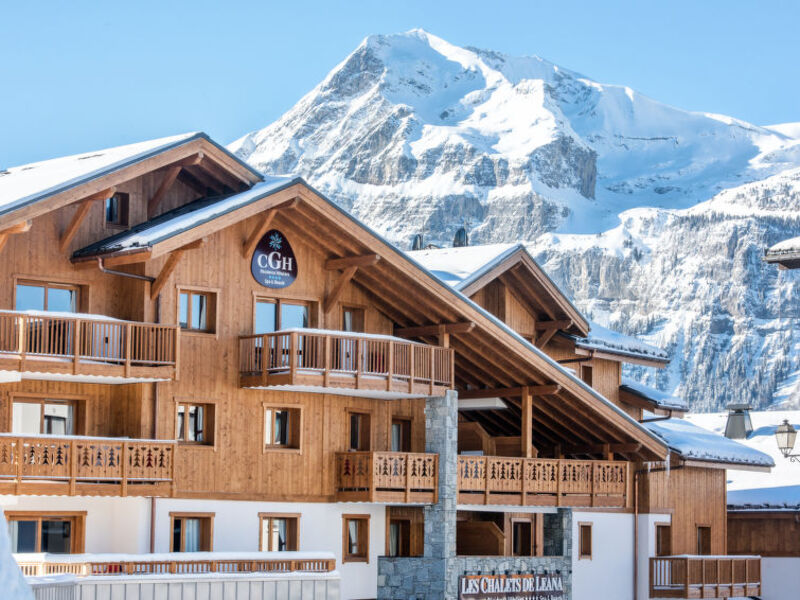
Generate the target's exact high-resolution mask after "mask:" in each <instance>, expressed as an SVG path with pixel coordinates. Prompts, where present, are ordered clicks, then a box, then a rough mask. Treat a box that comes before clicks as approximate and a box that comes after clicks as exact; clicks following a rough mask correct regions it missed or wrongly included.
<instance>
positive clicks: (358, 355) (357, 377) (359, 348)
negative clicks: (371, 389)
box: [356, 338, 364, 389]
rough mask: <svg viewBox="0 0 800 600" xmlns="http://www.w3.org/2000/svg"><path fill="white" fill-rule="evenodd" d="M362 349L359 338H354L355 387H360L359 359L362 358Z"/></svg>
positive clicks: (360, 364) (360, 365)
mask: <svg viewBox="0 0 800 600" xmlns="http://www.w3.org/2000/svg"><path fill="white" fill-rule="evenodd" d="M363 350H364V347H363V346H362V344H361V338H356V389H360V388H361V367H362V363H361V361H362V360H363V357H362V356H361V352H362V351H363Z"/></svg>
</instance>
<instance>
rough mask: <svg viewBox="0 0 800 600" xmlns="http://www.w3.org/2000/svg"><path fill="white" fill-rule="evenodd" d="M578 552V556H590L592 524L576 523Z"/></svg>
mask: <svg viewBox="0 0 800 600" xmlns="http://www.w3.org/2000/svg"><path fill="white" fill-rule="evenodd" d="M578 529H579V534H580V540H579V542H580V552H579V554H578V558H589V559H591V558H592V524H591V523H578Z"/></svg>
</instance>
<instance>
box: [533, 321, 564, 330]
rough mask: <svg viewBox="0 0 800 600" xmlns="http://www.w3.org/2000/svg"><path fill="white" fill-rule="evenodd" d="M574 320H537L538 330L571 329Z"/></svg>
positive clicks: (536, 326)
mask: <svg viewBox="0 0 800 600" xmlns="http://www.w3.org/2000/svg"><path fill="white" fill-rule="evenodd" d="M570 327H572V321H571V320H569V319H566V320H562V321H536V325H535V328H536V331H547V330H549V329H569V328H570Z"/></svg>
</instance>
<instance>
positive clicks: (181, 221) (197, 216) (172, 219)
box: [75, 177, 302, 256]
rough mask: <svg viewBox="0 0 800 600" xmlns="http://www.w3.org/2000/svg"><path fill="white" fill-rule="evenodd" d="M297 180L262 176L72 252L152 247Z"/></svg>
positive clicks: (103, 251)
mask: <svg viewBox="0 0 800 600" xmlns="http://www.w3.org/2000/svg"><path fill="white" fill-rule="evenodd" d="M299 181H302V180H300V179H298V178H295V179H292V178H289V177H264V181H263V182H260V183H257V184H256V185H254V186H253V187H252V188H250V189H249V190H246V191H244V192H240V193H238V194H232V195H230V196H227V197H222V198H220V197H214V198H204V199H202V200H196V201H194V202H190V203H189V204H185V205H183V206H181V207H179V208H176V209H175V210H171V211H169V212H166V213H164V214H163V215H159V216H158V217H156V218H155V219H151V220H150V221H146V222H144V223H141V224H140V225H137V226H135V227H132V228H131V229H129V230H127V231H123V232H121V233H118V234H117V235H113V236H111V237H109V238H106V239H104V240H101V241H99V242H96V243H94V244H91V245H89V246H87V247H86V248H83V249H81V250H78V251H77V252H75V256H92V255H96V254H105V253H107V252H117V251H120V250H131V249H133V248H145V247H149V246H152V245H153V244H157V243H158V242H161V241H163V240H165V239H168V238H171V237H173V236H175V235H178V234H179V233H182V232H184V231H187V230H189V229H192V228H194V227H197V226H198V225H202V224H203V223H206V222H208V221H211V220H213V219H215V218H217V217H220V216H222V215H224V214H227V213H229V212H231V211H233V210H236V209H238V208H241V207H243V206H246V205H248V204H251V203H253V202H255V201H257V200H260V199H261V198H264V197H265V196H268V195H270V194H274V193H275V192H277V191H279V190H282V189H284V188H286V187H288V186H290V185H292V184H294V183H297V182H299Z"/></svg>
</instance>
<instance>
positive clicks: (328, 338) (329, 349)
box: [239, 329, 453, 396]
mask: <svg viewBox="0 0 800 600" xmlns="http://www.w3.org/2000/svg"><path fill="white" fill-rule="evenodd" d="M239 340H240V341H239V350H240V371H241V383H242V387H272V386H285V385H296V386H313V387H320V388H328V389H331V388H345V389H353V390H371V391H375V392H384V393H389V394H394V395H398V394H400V395H417V396H419V395H426V396H433V395H439V394H443V393H444V392H445V390H448V389H452V388H453V351H452V350H451V349H450V348H441V347H438V346H428V345H426V344H418V343H415V342H409V341H406V340H401V339H399V338H393V337H390V336H381V335H369V334H352V333H343V332H335V331H319V330H302V329H301V330H289V331H278V332H275V333H265V334H260V335H247V336H242V337H241V338H240V339H239Z"/></svg>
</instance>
